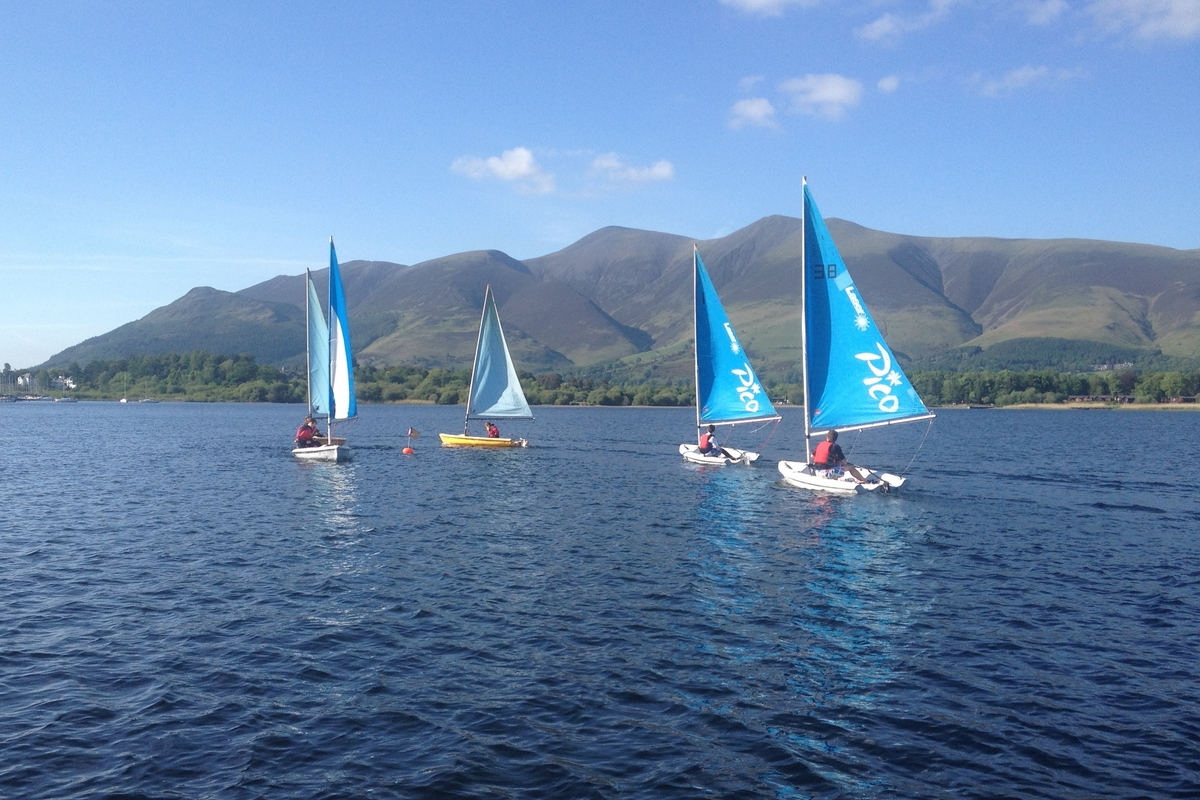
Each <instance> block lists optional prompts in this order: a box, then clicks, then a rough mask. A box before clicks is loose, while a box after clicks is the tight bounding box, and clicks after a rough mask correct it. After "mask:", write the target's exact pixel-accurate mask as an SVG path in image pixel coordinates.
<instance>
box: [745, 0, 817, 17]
mask: <svg viewBox="0 0 1200 800" xmlns="http://www.w3.org/2000/svg"><path fill="white" fill-rule="evenodd" d="M817 2H818V0H721V3H722V4H723V5H727V6H733V7H734V8H736V9H739V10H741V11H745V12H746V13H747V14H758V15H759V16H762V17H778V16H780V15H782V14H783V10H784V9H785V8H787V7H788V6H815V5H816V4H817Z"/></svg>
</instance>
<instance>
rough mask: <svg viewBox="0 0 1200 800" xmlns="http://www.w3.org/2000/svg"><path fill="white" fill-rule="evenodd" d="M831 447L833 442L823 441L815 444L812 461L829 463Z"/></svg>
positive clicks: (820, 463) (817, 463)
mask: <svg viewBox="0 0 1200 800" xmlns="http://www.w3.org/2000/svg"><path fill="white" fill-rule="evenodd" d="M832 449H833V442H830V441H824V442H821V443H819V444H818V445H817V449H816V450H814V451H813V463H814V464H816V465H818V466H821V465H825V464H828V463H829V451H830V450H832Z"/></svg>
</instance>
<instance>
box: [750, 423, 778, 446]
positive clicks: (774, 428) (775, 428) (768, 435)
mask: <svg viewBox="0 0 1200 800" xmlns="http://www.w3.org/2000/svg"><path fill="white" fill-rule="evenodd" d="M781 422H783V418H782V417H780V418H779V419H777V420H775V427H773V428H771V432H770V433H768V434H767V438H766V440H765V441H763V443H762V446H761V447H760V448H759V449H760V450H766V449H767V442H769V441H771V437H772V436H774V435H775V431H777V430H779V423H781ZM765 427H766V425H765V424H764V425H762V426H761V427H759V428H758V430H756V431H755V433H758V431H761V430H762V429H763V428H765Z"/></svg>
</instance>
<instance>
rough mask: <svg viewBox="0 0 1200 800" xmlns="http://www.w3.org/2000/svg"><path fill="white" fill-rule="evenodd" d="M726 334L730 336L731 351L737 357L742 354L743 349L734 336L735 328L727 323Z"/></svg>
mask: <svg viewBox="0 0 1200 800" xmlns="http://www.w3.org/2000/svg"><path fill="white" fill-rule="evenodd" d="M725 332H726V333H727V334H729V350H730V352H732V353H733V354H734V355H735V356H736V355H737V354H738V353H739V352H741V350H742V347H741V345H739V344H738V340H737V337H736V336H734V335H733V326H732V325H730V324H729V323H728V322H726V323H725Z"/></svg>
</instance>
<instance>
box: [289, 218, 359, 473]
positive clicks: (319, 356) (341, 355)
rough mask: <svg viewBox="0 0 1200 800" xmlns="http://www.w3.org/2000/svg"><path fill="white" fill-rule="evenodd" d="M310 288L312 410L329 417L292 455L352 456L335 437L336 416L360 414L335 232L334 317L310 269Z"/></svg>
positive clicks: (332, 270) (331, 304)
mask: <svg viewBox="0 0 1200 800" xmlns="http://www.w3.org/2000/svg"><path fill="white" fill-rule="evenodd" d="M304 283H305V285H306V286H307V287H308V298H307V303H306V305H305V308H306V310H307V318H308V346H307V350H308V413H309V415H310V416H314V417H321V416H324V417H325V423H326V428H325V434H326V435H325V436H319V437H317V438H316V439H315V441H317V442H318V444H317V445H316V446H313V447H296V448H294V449H293V450H292V455H294V456H295V457H296V458H302V459H305V460H306V461H348V460H349V459H350V448H348V447H346V440H345V439H344V438H335V437H334V435H333V434H334V431H333V423H334V421H335V420H336V421H341V420H348V419H354V417H355V415H357V413H358V404H357V401H356V400H355V397H354V368H353V366H352V365H353V362H352V361H351V359H350V319H349V317H348V315H347V313H346V294H345V292H344V291H343V289H342V273H341V271H340V270H339V269H338V262H337V252H336V251H335V250H334V249H333V237H332V236H330V237H329V322H328V324H327V323H326V322H325V311H324V310H323V309H322V308H321V301H320V300H319V299H318V298H317V287H316V286H315V285H314V284H313V280H312V275H311V274H309V271H308V270H304Z"/></svg>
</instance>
